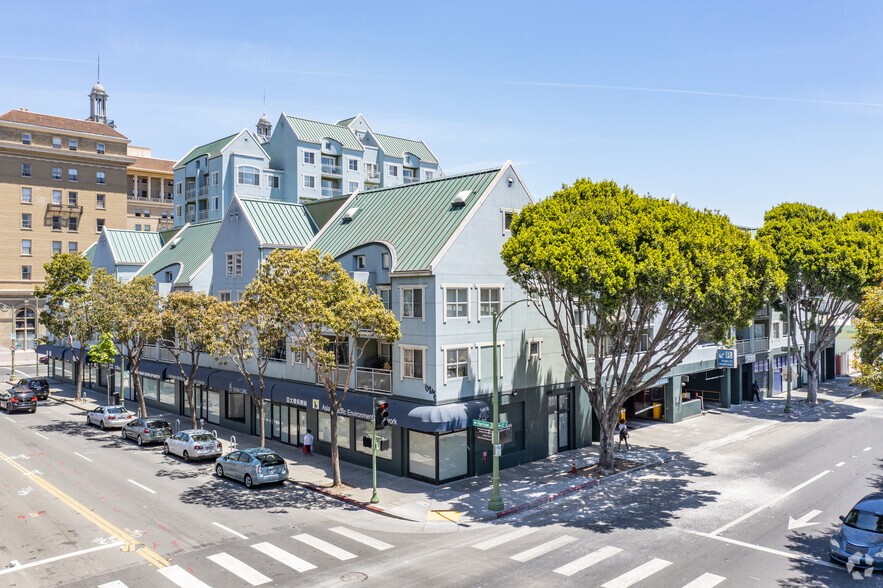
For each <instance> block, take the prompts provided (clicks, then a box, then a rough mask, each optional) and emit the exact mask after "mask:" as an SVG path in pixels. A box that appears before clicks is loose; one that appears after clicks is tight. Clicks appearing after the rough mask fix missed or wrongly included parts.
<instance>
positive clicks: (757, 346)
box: [754, 337, 770, 351]
mask: <svg viewBox="0 0 883 588" xmlns="http://www.w3.org/2000/svg"><path fill="white" fill-rule="evenodd" d="M769 348H770V340H769V339H768V338H767V337H755V339H754V350H755V351H769Z"/></svg>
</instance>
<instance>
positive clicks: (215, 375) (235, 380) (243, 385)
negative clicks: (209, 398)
mask: <svg viewBox="0 0 883 588" xmlns="http://www.w3.org/2000/svg"><path fill="white" fill-rule="evenodd" d="M251 381H252V382H253V385H254V389H255V390H258V387H259V385H260V384H259V381H258V377H257V376H251ZM207 385H208V387H209V388H212V389H213V390H224V391H226V392H234V393H236V394H251V387H250V386H249V385H248V381H247V380H246V379H245V378H244V377H243V375H242V374H241V373H239V371H235V372H233V371H230V370H218V371H214V372H212V373H211V374H210V375H209V377H208V384H207ZM272 387H273V381H272V379H271V378H264V397H265V398H269V397H270V389H271V388H272Z"/></svg>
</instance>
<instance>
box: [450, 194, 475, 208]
mask: <svg viewBox="0 0 883 588" xmlns="http://www.w3.org/2000/svg"><path fill="white" fill-rule="evenodd" d="M471 194H472V190H462V191H460V192H457V195H456V196H454V198H453V200H451V206H463V205H464V204H466V199H467V198H469V196H470V195H471Z"/></svg>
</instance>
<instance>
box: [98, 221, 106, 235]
mask: <svg viewBox="0 0 883 588" xmlns="http://www.w3.org/2000/svg"><path fill="white" fill-rule="evenodd" d="M105 220H106V219H103V218H96V219H95V232H96V233H100V232H101V229H103V228H104V221H105Z"/></svg>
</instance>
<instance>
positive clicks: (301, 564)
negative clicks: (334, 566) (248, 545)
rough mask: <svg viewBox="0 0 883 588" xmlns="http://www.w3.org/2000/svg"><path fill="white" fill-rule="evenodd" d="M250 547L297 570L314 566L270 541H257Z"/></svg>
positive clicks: (303, 570) (302, 570) (304, 569)
mask: <svg viewBox="0 0 883 588" xmlns="http://www.w3.org/2000/svg"><path fill="white" fill-rule="evenodd" d="M252 547H254V548H255V549H257V550H258V551H260V552H261V553H263V554H264V555H268V556H270V557H272V558H273V559H275V560H276V561H278V562H281V563H284V564H285V565H287V566H288V567H290V568H291V569H293V570H295V571H297V572H306V571H308V570H312V569H313V568H315V567H316V566H314V565H313V564H311V563H310V562H308V561H304V560H302V559H301V558H299V557H297V556H296V555H293V554H291V553H288V552H287V551H285V550H284V549H279V548H278V547H276V546H275V545H273V544H272V543H257V544H255V545H252Z"/></svg>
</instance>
